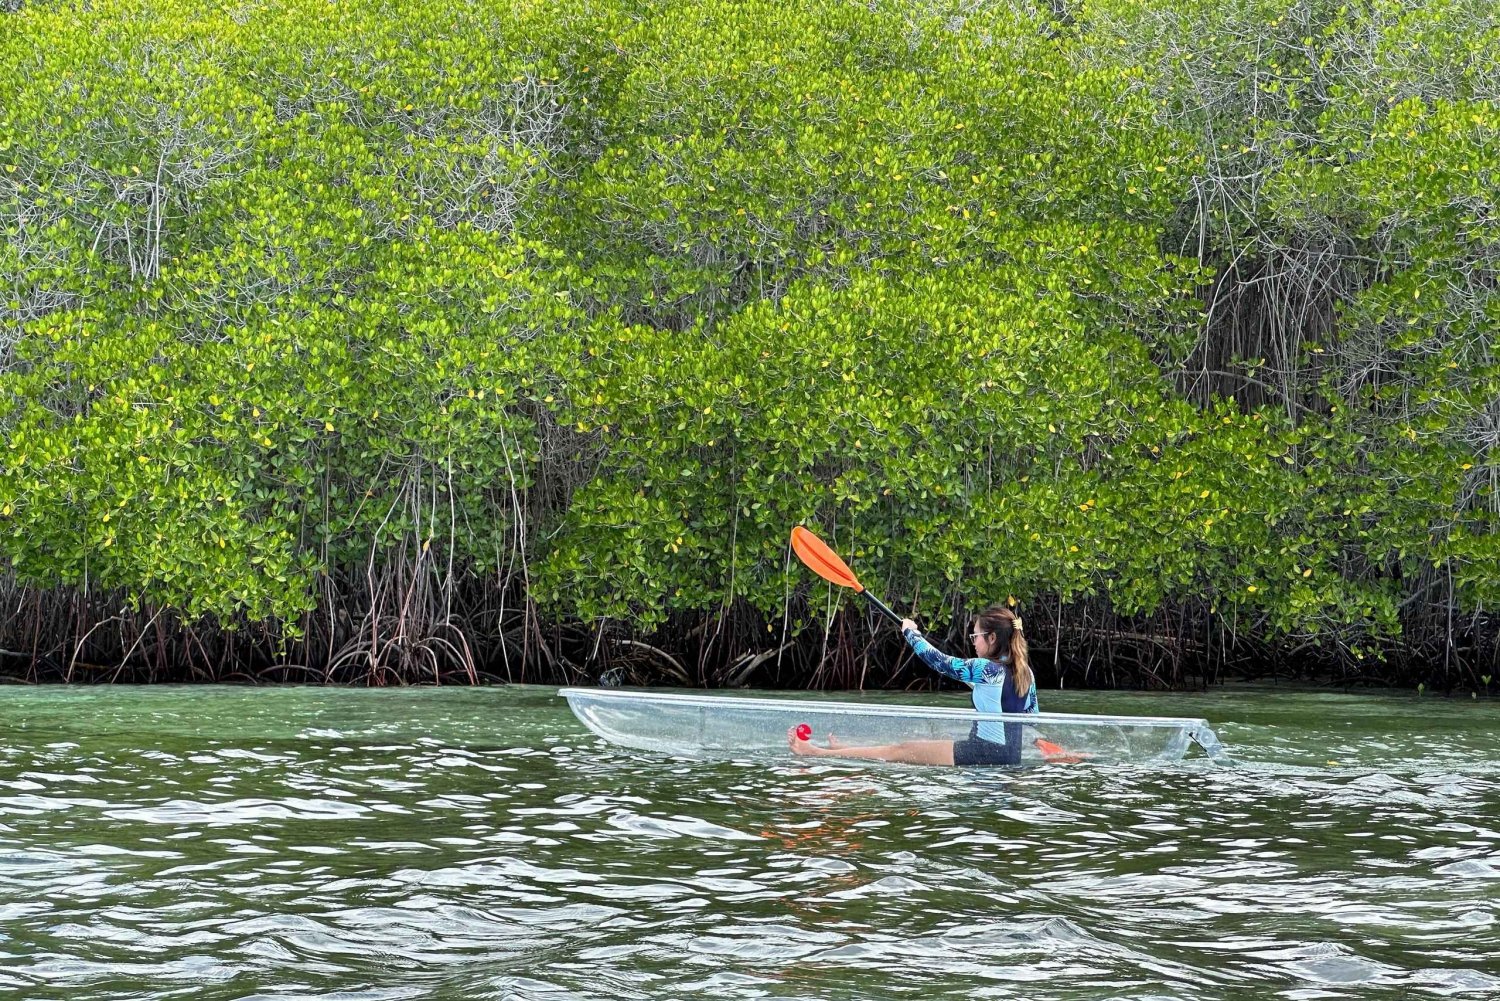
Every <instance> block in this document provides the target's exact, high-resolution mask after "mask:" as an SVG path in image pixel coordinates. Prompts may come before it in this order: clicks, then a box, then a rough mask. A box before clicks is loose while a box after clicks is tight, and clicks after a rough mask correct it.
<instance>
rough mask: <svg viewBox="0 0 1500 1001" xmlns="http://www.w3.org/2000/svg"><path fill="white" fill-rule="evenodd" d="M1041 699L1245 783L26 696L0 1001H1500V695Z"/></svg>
mask: <svg viewBox="0 0 1500 1001" xmlns="http://www.w3.org/2000/svg"><path fill="white" fill-rule="evenodd" d="M879 698H884V699H886V700H888V701H893V700H894V699H893V697H891V696H882V697H878V698H876V699H875V700H876V701H878V700H879ZM924 700H925V701H928V702H937V703H942V704H957V702H958V700H957V699H956V698H954V697H948V696H945V697H943V698H941V699H937V698H934V697H931V696H927V697H924ZM1044 701H1045V704H1046V708H1047V709H1049V710H1065V711H1066V710H1071V711H1088V712H1121V713H1139V714H1158V715H1185V716H1202V717H1206V718H1207V719H1209V720H1210V722H1212V723H1213V724H1214V725H1215V727H1216V729H1217V730H1218V732H1219V734H1220V736H1221V737H1222V738H1223V740H1224V741H1225V743H1226V744H1227V745H1228V746H1229V749H1230V750H1231V752H1232V753H1233V754H1235V756H1236V757H1237V758H1238V762H1239V763H1238V764H1237V765H1235V766H1234V767H1230V768H1224V767H1215V766H1213V765H1211V764H1209V763H1206V762H1201V761H1197V762H1191V761H1190V762H1184V763H1182V764H1180V765H1174V766H1170V767H1165V768H1161V767H1158V768H1150V769H1148V768H1123V769H1121V768H1116V769H1108V770H1106V769H1102V768H1097V767H1093V766H1090V765H1077V766H1068V767H1060V768H1042V769H1036V770H1032V771H1029V772H1025V773H1019V774H1017V773H1011V774H1000V773H995V772H979V771H962V770H946V769H919V768H908V767H893V766H860V765H845V764H833V763H827V762H823V761H818V762H811V763H809V762H805V761H793V760H790V759H788V760H787V761H786V762H784V763H772V764H769V765H768V764H767V763H765V762H754V763H752V762H748V761H747V762H727V763H705V762H697V761H691V760H685V759H672V758H668V757H660V756H655V757H653V756H648V755H642V754H638V753H636V752H630V751H625V750H620V749H615V748H611V747H608V746H606V745H604V744H601V743H600V742H598V741H597V740H596V739H595V738H593V737H592V736H590V735H588V734H587V732H586V731H584V730H583V729H582V727H580V726H579V725H578V724H577V723H576V722H575V721H574V720H573V718H572V716H571V715H570V714H569V713H568V711H567V709H566V707H565V705H564V703H563V702H562V700H560V699H557V698H556V697H555V696H554V695H553V693H552V690H550V689H542V688H509V689H499V688H490V689H478V690H459V689H405V690H388V691H360V690H343V689H333V690H329V689H309V688H281V689H233V688H144V689H130V688H92V689H47V688H14V687H13V688H8V689H6V690H4V691H3V692H0V734H3V740H0V745H3V746H0V997H16V998H27V999H31V998H38V999H40V998H68V999H71V1001H86V999H105V998H109V999H125V998H131V999H145V998H173V997H183V998H193V999H220V998H223V999H230V998H234V999H251V998H257V999H260V998H292V997H296V998H326V999H339V1001H387V999H391V1001H394V999H408V998H435V999H436V998H455V999H458V998H462V999H475V998H497V999H498V998H506V999H537V1001H544V999H545V1001H562V999H579V1001H584V999H588V1001H593V999H596V998H621V999H636V998H640V999H653V1001H655V999H671V998H712V999H715V1001H737V999H751V998H785V999H797V1001H807V999H840V1001H842V999H897V998H908V997H911V998H921V999H923V1001H928V999H934V998H965V999H968V998H1025V999H1028V1001H1032V999H1085V998H1086V999H1091V1001H1092V999H1114V998H1118V999H1133V1001H1167V999H1218V998H1223V999H1242V998H1289V999H1322V998H1410V997H1444V998H1448V997H1454V998H1484V999H1494V998H1500V929H1497V914H1500V727H1497V723H1500V703H1496V702H1479V703H1470V702H1467V701H1464V702H1458V701H1451V702H1450V701H1441V700H1434V699H1431V698H1427V699H1422V700H1418V699H1416V698H1415V697H1414V696H1404V695H1403V696H1368V695H1366V696H1344V695H1330V694H1319V693H1306V692H1303V693H1291V692H1285V691H1277V690H1274V689H1265V688H1261V689H1248V690H1225V691H1220V692H1216V693H1212V694H1208V695H1181V696H1159V695H1152V696H1140V695H1123V694H1074V693H1044Z"/></svg>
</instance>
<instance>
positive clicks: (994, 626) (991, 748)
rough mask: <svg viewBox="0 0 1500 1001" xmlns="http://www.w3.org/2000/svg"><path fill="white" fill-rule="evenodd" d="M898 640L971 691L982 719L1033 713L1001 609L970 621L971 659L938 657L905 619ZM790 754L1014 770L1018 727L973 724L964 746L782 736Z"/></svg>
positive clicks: (1010, 626) (1017, 645)
mask: <svg viewBox="0 0 1500 1001" xmlns="http://www.w3.org/2000/svg"><path fill="white" fill-rule="evenodd" d="M901 635H902V636H904V637H905V638H906V642H907V643H909V644H910V645H911V648H912V650H914V651H916V654H917V656H918V657H920V658H922V661H923V662H924V663H926V664H927V666H928V667H930V668H932V669H933V670H934V671H937V672H938V673H939V674H942V675H945V676H947V677H949V678H952V679H954V680H955V681H962V682H963V683H964V684H966V685H968V686H969V687H970V688H971V689H972V690H973V698H974V708H975V709H977V710H978V711H979V712H982V713H1001V712H1004V713H1034V712H1037V711H1039V710H1038V708H1037V700H1036V681H1035V680H1034V679H1033V678H1032V675H1031V664H1030V660H1029V658H1028V656H1027V652H1026V637H1025V635H1023V634H1022V632H1021V617H1020V616H1019V615H1016V614H1015V613H1014V612H1012V611H1011V610H1010V609H1009V608H1006V607H1005V606H1004V605H991V606H990V607H989V608H986V609H985V610H984V611H983V612H980V613H979V617H978V618H976V619H975V620H974V625H973V628H972V630H971V632H970V633H969V639H970V641H971V642H973V644H974V653H975V656H973V657H971V658H968V659H964V658H960V657H949V656H947V655H946V654H944V653H941V652H939V651H938V650H937V648H935V647H934V646H933V645H932V644H931V643H928V642H927V640H926V639H924V638H923V636H922V633H921V630H919V629H918V628H917V624H916V623H915V622H913V621H912V620H911V619H902V620H901ZM787 744H788V745H789V746H790V747H791V749H792V753H793V754H806V755H813V756H817V757H839V758H867V759H874V760H877V761H900V762H905V763H907V764H913V765H1015V764H1019V763H1020V761H1021V724H1020V723H975V724H974V726H973V728H972V729H971V730H970V731H969V736H968V738H967V739H965V740H908V741H905V742H903V743H900V744H878V745H874V746H868V747H844V746H842V745H838V744H835V743H834V742H833V741H832V740H830V741H829V746H828V747H818V746H817V745H815V744H813V743H812V742H811V741H808V740H799V739H798V738H797V734H796V731H795V729H794V730H791V731H788V732H787Z"/></svg>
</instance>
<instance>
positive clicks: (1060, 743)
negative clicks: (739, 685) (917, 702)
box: [558, 688, 1228, 765]
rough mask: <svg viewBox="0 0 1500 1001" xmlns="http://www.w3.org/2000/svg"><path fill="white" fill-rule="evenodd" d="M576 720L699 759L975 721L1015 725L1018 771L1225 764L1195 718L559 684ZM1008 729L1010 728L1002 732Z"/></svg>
mask: <svg viewBox="0 0 1500 1001" xmlns="http://www.w3.org/2000/svg"><path fill="white" fill-rule="evenodd" d="M558 694H559V695H561V696H562V697H563V698H566V699H567V700H568V706H569V707H570V708H571V709H572V710H573V713H574V715H576V716H577V717H578V719H579V720H580V721H581V722H582V723H583V724H584V726H586V727H588V728H589V729H590V730H592V731H593V732H594V733H596V734H598V735H599V736H600V737H603V738H604V739H605V740H607V741H610V742H611V743H615V744H621V745H623V746H625V747H634V748H639V749H641V750H644V751H659V752H662V753H666V754H685V755H697V756H705V757H739V756H742V755H760V756H775V757H787V756H790V754H791V752H790V750H789V748H788V744H787V733H788V731H789V730H796V729H797V728H799V727H803V726H805V727H807V729H806V730H804V731H802V733H803V734H809V733H810V734H811V739H812V741H813V742H814V743H815V744H818V745H820V746H825V745H826V744H827V742H828V740H829V738H830V736H831V737H833V738H836V739H837V741H838V743H839V744H840V745H842V746H845V747H847V746H855V745H860V746H863V745H876V744H893V743H900V742H901V741H907V740H964V739H966V738H968V737H969V736H970V731H971V728H972V727H973V726H974V724H976V723H997V724H1011V725H1012V727H1014V726H1015V725H1019V727H1020V731H1019V735H1020V740H1021V759H1020V763H1021V764H1022V765H1027V764H1045V763H1049V762H1052V763H1073V762H1080V761H1100V762H1146V761H1177V760H1180V759H1182V758H1184V757H1187V756H1188V755H1189V754H1192V753H1198V754H1202V755H1205V756H1207V757H1210V758H1218V759H1227V757H1228V756H1227V754H1226V752H1225V751H1224V748H1223V745H1221V744H1220V743H1219V738H1218V737H1217V736H1215V734H1214V731H1213V729H1212V728H1211V727H1210V726H1209V725H1208V723H1207V722H1205V721H1204V720H1201V719H1186V718H1173V717H1164V716H1091V715H1086V714H1082V713H1024V714H1016V713H979V712H975V711H973V710H972V709H956V708H938V707H925V706H909V705H875V704H862V703H855V702H824V701H813V700H794V699H778V698H735V697H731V696H720V695H683V694H677V693H665V692H644V691H631V690H627V689H616V688H563V689H560V690H559V691H558ZM1007 729H1010V728H1007Z"/></svg>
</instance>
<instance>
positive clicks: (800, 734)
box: [797, 723, 812, 740]
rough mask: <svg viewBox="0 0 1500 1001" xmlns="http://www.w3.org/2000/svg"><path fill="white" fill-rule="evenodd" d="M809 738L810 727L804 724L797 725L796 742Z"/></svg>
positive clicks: (810, 735)
mask: <svg viewBox="0 0 1500 1001" xmlns="http://www.w3.org/2000/svg"><path fill="white" fill-rule="evenodd" d="M811 737H812V727H810V726H808V725H807V724H806V723H798V724H797V739H798V740H808V739H810V738H811Z"/></svg>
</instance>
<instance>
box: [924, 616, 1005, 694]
mask: <svg viewBox="0 0 1500 1001" xmlns="http://www.w3.org/2000/svg"><path fill="white" fill-rule="evenodd" d="M908 624H909V627H908ZM902 626H903V627H907V628H903V629H902V631H901V635H902V636H903V637H905V638H906V642H907V643H908V644H909V645H910V646H911V648H912V650H913V652H915V653H916V655H917V656H918V657H920V658H921V659H922V663H924V664H926V665H927V666H928V667H930V668H932V669H933V670H934V671H936V672H937V673H938V674H941V675H943V676H944V677H946V678H952V679H953V680H954V681H962V682H963V683H964V684H966V685H982V684H985V683H987V682H991V681H993V680H994V679H992V678H989V677H987V676H986V675H987V674H988V673H989V671H990V670H992V669H991V668H990V665H989V663H988V662H987V661H981V660H964V659H963V658H961V657H950V656H948V655H947V654H945V653H943V652H942V651H941V650H939V649H938V648H937V647H935V646H933V645H932V644H931V643H929V642H927V640H926V639H925V638H924V637H923V636H922V633H921V632H920V631H919V630H918V629H917V626H916V623H914V622H912V621H911V620H910V619H907V620H905V621H904V622H903V623H902Z"/></svg>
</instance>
